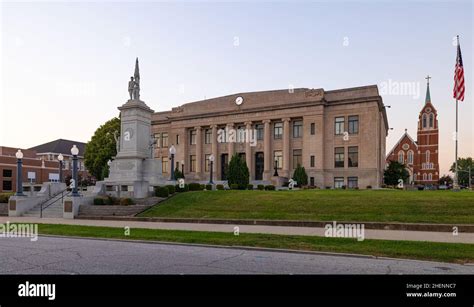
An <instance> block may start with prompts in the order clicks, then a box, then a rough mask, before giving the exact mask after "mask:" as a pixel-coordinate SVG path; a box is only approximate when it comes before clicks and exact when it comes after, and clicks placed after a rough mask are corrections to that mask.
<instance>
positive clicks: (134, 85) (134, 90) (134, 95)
mask: <svg viewBox="0 0 474 307" xmlns="http://www.w3.org/2000/svg"><path fill="white" fill-rule="evenodd" d="M128 94H129V95H130V100H140V71H139V68H138V58H137V59H136V61H135V74H134V76H132V77H130V81H128Z"/></svg>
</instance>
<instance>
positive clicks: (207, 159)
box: [204, 155, 211, 172]
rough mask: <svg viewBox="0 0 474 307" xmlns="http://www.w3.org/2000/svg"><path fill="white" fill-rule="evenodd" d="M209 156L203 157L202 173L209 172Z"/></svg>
mask: <svg viewBox="0 0 474 307" xmlns="http://www.w3.org/2000/svg"><path fill="white" fill-rule="evenodd" d="M210 156H211V155H204V171H205V172H209V169H210V167H211V161H209V157H210Z"/></svg>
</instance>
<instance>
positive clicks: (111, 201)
mask: <svg viewBox="0 0 474 307" xmlns="http://www.w3.org/2000/svg"><path fill="white" fill-rule="evenodd" d="M133 204H134V202H133V199H131V198H130V197H124V198H118V197H113V196H110V195H108V196H105V197H96V198H94V205H96V206H103V205H105V206H130V205H133Z"/></svg>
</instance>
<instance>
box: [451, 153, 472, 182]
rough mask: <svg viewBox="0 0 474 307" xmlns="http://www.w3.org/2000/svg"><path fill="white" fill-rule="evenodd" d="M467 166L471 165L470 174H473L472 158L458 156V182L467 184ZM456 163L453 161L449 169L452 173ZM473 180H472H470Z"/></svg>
mask: <svg viewBox="0 0 474 307" xmlns="http://www.w3.org/2000/svg"><path fill="white" fill-rule="evenodd" d="M469 167H471V176H472V175H474V161H473V160H472V158H470V157H469V158H458V170H459V172H458V183H459V184H460V185H465V186H467V185H468V184H469ZM455 169H456V165H455V164H454V163H453V165H452V166H451V168H450V169H449V170H450V171H451V172H453V173H454V171H455ZM472 182H474V180H472Z"/></svg>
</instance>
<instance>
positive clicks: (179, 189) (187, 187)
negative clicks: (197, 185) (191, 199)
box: [175, 183, 189, 193]
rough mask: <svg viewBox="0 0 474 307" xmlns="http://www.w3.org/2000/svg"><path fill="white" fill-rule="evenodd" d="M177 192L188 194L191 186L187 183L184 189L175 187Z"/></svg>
mask: <svg viewBox="0 0 474 307" xmlns="http://www.w3.org/2000/svg"><path fill="white" fill-rule="evenodd" d="M175 190H176V192H180V193H181V192H188V191H189V185H188V184H187V183H186V184H184V187H182V188H180V187H179V184H177V185H175Z"/></svg>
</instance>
